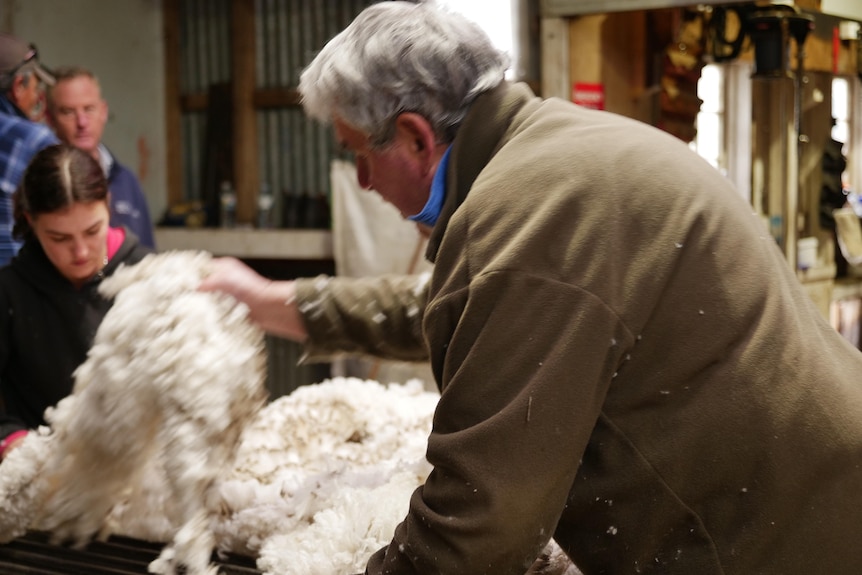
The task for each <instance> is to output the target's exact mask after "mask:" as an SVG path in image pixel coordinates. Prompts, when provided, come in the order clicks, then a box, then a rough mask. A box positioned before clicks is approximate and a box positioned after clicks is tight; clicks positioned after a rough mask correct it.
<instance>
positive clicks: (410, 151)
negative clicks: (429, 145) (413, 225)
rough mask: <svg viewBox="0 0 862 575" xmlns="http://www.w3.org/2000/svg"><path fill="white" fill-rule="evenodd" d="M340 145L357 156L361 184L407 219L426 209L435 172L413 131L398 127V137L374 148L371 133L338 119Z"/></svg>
mask: <svg viewBox="0 0 862 575" xmlns="http://www.w3.org/2000/svg"><path fill="white" fill-rule="evenodd" d="M333 127H334V129H335V136H336V138H337V139H338V142H339V144H340V145H341V146H342V147H344V148H345V149H347V150H349V151H350V152H352V153H353V155H354V161H355V162H356V176H357V179H358V180H359V185H360V186H362V187H363V188H364V189H366V190H374V191H376V192H377V193H378V194H380V196H381V197H382V198H383V199H384V200H386V201H387V202H389V203H390V204H392V205H393V206H395V207H396V208H398V211H400V212H401V215H402V216H403V217H405V218H407V217H409V216H413V215H416V214H418V213H419V212H421V211H422V208H423V207H425V203H426V202H427V201H428V196H429V194H430V193H431V179H432V178H433V175H434V174H433V171H431V172H430V176H429V172H428V170H427V169H423V166H422V165H421V160H420V159H419V158H418V157H417V155H416V150H415V144H416V142H415V141H413V139H412V138H411V136H410V134H407V133H405V132H403V131H402V130H396V136H395V138H394V140H393V141H392V142H391V143H390V144H387V145H386V146H385V147H383V148H373V147H372V146H371V144H370V142H369V139H368V136H367V135H366V134H365V133H363V132H361V131H359V130H357V129H356V128H354V127H352V126H350V125H348V124H347V123H345V122H343V121H341V120H339V119H338V118H336V119H335V120H334V121H333Z"/></svg>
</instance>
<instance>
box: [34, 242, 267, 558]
mask: <svg viewBox="0 0 862 575" xmlns="http://www.w3.org/2000/svg"><path fill="white" fill-rule="evenodd" d="M210 261H211V257H210V255H209V254H207V253H204V252H182V251H180V252H168V253H163V254H152V255H149V256H147V257H145V258H144V259H143V260H142V261H141V262H140V263H138V264H136V265H134V266H123V267H121V268H120V269H118V270H117V271H116V272H115V273H114V275H113V276H111V277H110V278H108V279H106V280H105V281H104V282H103V283H102V285H101V287H100V291H101V292H102V294H103V295H105V296H106V297H115V302H114V305H113V307H112V308H111V310H110V311H109V312H108V314H107V315H106V316H105V319H104V320H103V322H102V324H101V326H100V327H99V330H98V332H97V334H96V338H95V341H94V344H93V347H92V348H91V350H90V352H89V354H88V356H87V360H86V361H85V362H84V363H83V364H82V365H81V366H80V367H79V368H78V370H77V371H76V373H75V386H74V391H73V393H72V395H70V396H68V397H67V398H65V399H63V400H62V401H61V402H60V403H59V404H58V405H57V407H56V408H55V409H49V410H48V411H47V412H46V419H47V421H48V423H49V424H50V426H51V429H52V431H53V435H52V436H51V441H52V446H51V447H52V448H51V449H50V453H49V456H48V458H47V460H46V462H45V465H44V467H43V470H42V472H41V473H40V475H39V481H40V482H42V483H43V485H44V493H45V494H46V499H45V500H44V501H43V502H42V507H41V509H40V520H39V527H40V528H42V529H44V530H47V531H50V532H51V533H52V534H53V536H54V537H55V539H59V540H72V541H75V542H78V543H83V542H85V541H86V540H88V539H89V538H90V537H91V536H93V535H94V534H97V533H100V532H101V533H103V534H107V533H108V532H110V530H111V525H110V524H109V522H108V518H109V515H110V513H111V512H112V509H113V508H114V507H115V506H116V505H118V504H122V502H123V501H124V499H125V498H127V497H128V496H129V494H130V492H131V493H134V492H135V491H138V490H139V489H138V488H136V486H138V487H140V486H141V484H142V480H143V478H144V477H146V476H147V474H148V469H150V468H151V467H154V466H158V465H159V464H160V465H161V466H162V467H163V468H164V475H165V477H166V480H167V487H168V493H169V496H168V500H169V501H170V505H169V506H167V509H169V511H168V513H169V514H170V515H171V517H169V519H170V524H172V525H179V526H180V527H179V529H178V530H176V531H175V532H174V533H173V537H172V542H171V544H170V545H168V546H167V547H166V548H165V549H164V551H163V553H162V555H161V556H160V557H159V558H158V559H157V560H156V561H154V562H153V563H152V564H151V566H150V571H151V572H153V573H162V574H165V575H172V574H175V573H177V572H178V570H179V569H180V567H181V566H182V567H183V568H184V569H185V571H184V572H185V573H187V574H188V575H197V574H204V573H215V569H214V567H212V566H211V565H210V563H209V562H210V557H211V553H212V551H213V549H214V547H215V538H214V536H213V534H212V531H211V528H210V524H211V521H212V519H213V517H214V516H215V514H216V512H217V509H213V505H214V502H215V501H216V498H215V497H214V496H213V494H214V493H215V492H216V490H217V488H218V483H219V478H220V477H222V476H223V475H224V473H225V472H226V471H227V470H229V469H231V467H232V464H233V459H234V454H235V450H236V448H237V445H238V442H239V436H240V433H241V431H242V429H243V427H244V426H245V424H246V423H248V422H249V421H251V419H252V418H253V417H254V416H255V414H256V413H257V412H258V411H259V410H260V408H261V407H262V406H263V404H264V401H265V398H266V394H265V387H264V375H263V374H264V366H265V359H264V355H263V350H264V347H263V334H262V332H260V331H259V330H258V329H257V328H255V327H253V326H252V325H251V324H250V323H249V322H248V320H247V317H246V316H247V310H246V309H245V306H243V305H240V304H238V303H237V302H236V301H235V300H234V299H233V298H231V297H229V296H226V295H221V294H213V293H204V292H199V291H197V286H198V285H199V283H200V281H201V279H202V278H203V277H204V276H205V275H206V273H208V270H209V265H210ZM130 487H131V489H129V488H130Z"/></svg>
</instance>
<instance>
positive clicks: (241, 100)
mask: <svg viewBox="0 0 862 575" xmlns="http://www.w3.org/2000/svg"><path fill="white" fill-rule="evenodd" d="M230 31H231V78H232V96H233V146H232V147H233V177H234V189H235V190H236V197H237V204H236V219H237V223H240V224H250V223H252V222H254V218H255V213H256V211H257V192H258V173H257V172H258V166H257V163H258V162H257V121H256V118H255V109H254V91H255V84H256V78H255V29H254V0H233V1H232V2H231V26H230Z"/></svg>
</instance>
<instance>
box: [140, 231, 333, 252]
mask: <svg viewBox="0 0 862 575" xmlns="http://www.w3.org/2000/svg"><path fill="white" fill-rule="evenodd" d="M155 237H156V247H157V248H158V250H159V251H162V252H164V251H169V250H204V251H208V252H210V253H212V254H214V255H216V256H234V257H238V258H260V259H282V260H331V259H332V231H330V230H311V229H295V230H283V229H278V230H259V229H253V228H233V229H215V228H201V229H189V228H171V227H158V228H156V231H155Z"/></svg>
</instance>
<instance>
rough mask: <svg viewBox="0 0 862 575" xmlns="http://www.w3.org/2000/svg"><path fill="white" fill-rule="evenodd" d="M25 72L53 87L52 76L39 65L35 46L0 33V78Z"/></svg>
mask: <svg viewBox="0 0 862 575" xmlns="http://www.w3.org/2000/svg"><path fill="white" fill-rule="evenodd" d="M27 71H30V72H33V73H35V74H36V75H37V76H38V77H39V79H40V80H42V81H43V82H45V83H46V84H48V85H49V86H53V85H54V75H53V74H51V72H49V71H48V70H47V69H46V68H44V67H43V66H42V65H41V64H40V63H39V53H38V52H37V51H36V46H34V45H33V44H27V43H26V42H24V41H23V40H21V39H20V38H17V37H15V36H12V35H10V34H2V33H0V76H9V75H12V74H17V73H19V72H27Z"/></svg>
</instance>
